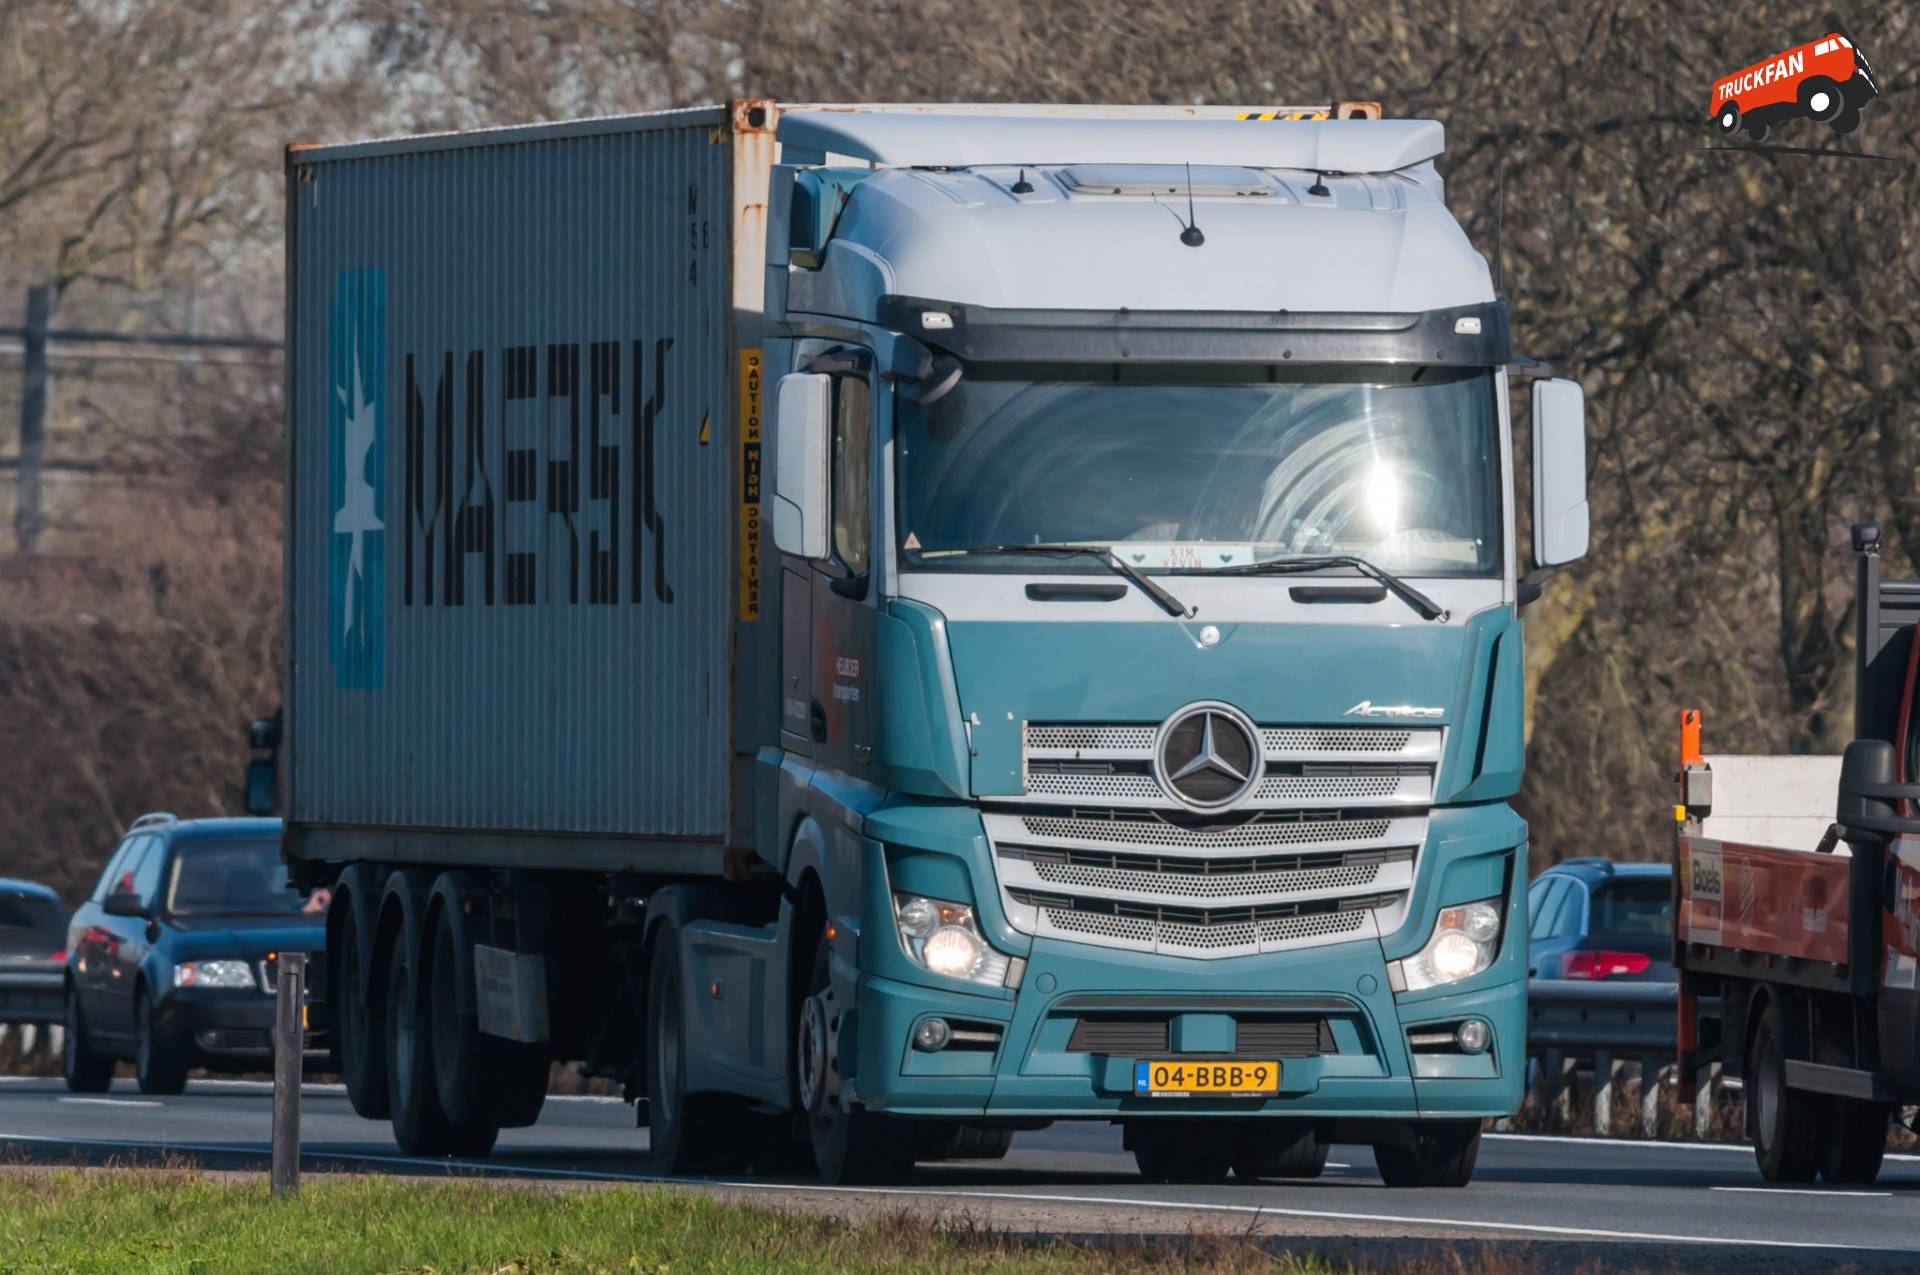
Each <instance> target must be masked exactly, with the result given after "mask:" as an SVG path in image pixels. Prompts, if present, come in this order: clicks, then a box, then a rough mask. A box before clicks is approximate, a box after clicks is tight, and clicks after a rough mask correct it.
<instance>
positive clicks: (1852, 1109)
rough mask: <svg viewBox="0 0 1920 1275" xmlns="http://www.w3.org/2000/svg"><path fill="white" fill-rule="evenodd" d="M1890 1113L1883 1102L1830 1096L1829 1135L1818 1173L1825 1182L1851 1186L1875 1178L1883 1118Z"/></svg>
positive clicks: (1883, 1152)
mask: <svg viewBox="0 0 1920 1275" xmlns="http://www.w3.org/2000/svg"><path fill="white" fill-rule="evenodd" d="M1892 1114H1893V1112H1892V1109H1891V1108H1890V1107H1888V1106H1886V1105H1885V1104H1883V1103H1878V1102H1861V1101H1859V1100H1858V1099H1854V1098H1836V1099H1834V1100H1833V1122H1832V1128H1833V1135H1832V1137H1831V1138H1830V1139H1829V1140H1828V1141H1827V1145H1826V1154H1825V1156H1824V1157H1823V1158H1822V1160H1821V1164H1820V1175H1821V1176H1822V1177H1824V1178H1825V1179H1826V1180H1827V1181H1829V1182H1832V1183H1835V1184H1839V1183H1846V1184H1848V1185H1853V1186H1861V1185H1865V1184H1866V1183H1869V1182H1872V1181H1873V1180H1874V1179H1875V1178H1877V1177H1879V1176H1880V1160H1881V1157H1883V1156H1885V1155H1886V1153H1887V1120H1888V1117H1890V1116H1891V1115H1892Z"/></svg>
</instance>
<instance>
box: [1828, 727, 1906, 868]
mask: <svg viewBox="0 0 1920 1275" xmlns="http://www.w3.org/2000/svg"><path fill="white" fill-rule="evenodd" d="M1897 779H1898V772H1897V769H1896V767H1895V765H1894V753H1893V745H1892V744H1890V743H1888V742H1887V741H1886V740H1884V739H1856V740H1854V741H1853V742H1852V743H1850V744H1848V745H1847V751H1846V752H1845V753H1844V754H1842V756H1841V758H1840V802H1839V805H1838V806H1837V807H1836V809H1835V810H1834V821H1835V822H1836V823H1838V824H1839V825H1840V827H1841V829H1842V831H1843V832H1844V833H1845V836H1846V841H1847V845H1848V846H1849V847H1851V848H1854V849H1855V850H1864V849H1867V848H1869V847H1873V846H1880V845H1884V844H1886V842H1887V841H1888V840H1889V839H1890V837H1889V833H1890V832H1891V831H1892V829H1891V828H1889V827H1888V826H1887V825H1889V824H1890V823H1892V822H1893V820H1894V813H1893V803H1892V802H1891V801H1889V800H1887V799H1886V798H1885V797H1883V796H1877V795H1870V794H1873V793H1875V790H1877V789H1884V788H1885V787H1886V786H1887V785H1889V784H1892V783H1895V782H1897Z"/></svg>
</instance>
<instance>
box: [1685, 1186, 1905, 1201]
mask: <svg viewBox="0 0 1920 1275" xmlns="http://www.w3.org/2000/svg"><path fill="white" fill-rule="evenodd" d="M1707 1190H1709V1191H1739V1192H1744V1193H1745V1194H1748V1195H1822V1196H1826V1197H1827V1198H1828V1199H1832V1198H1834V1197H1839V1198H1841V1199H1852V1200H1884V1199H1890V1198H1892V1196H1893V1192H1891V1191H1826V1190H1822V1189H1821V1188H1819V1187H1811V1186H1806V1187H1801V1186H1710V1187H1708V1188H1707Z"/></svg>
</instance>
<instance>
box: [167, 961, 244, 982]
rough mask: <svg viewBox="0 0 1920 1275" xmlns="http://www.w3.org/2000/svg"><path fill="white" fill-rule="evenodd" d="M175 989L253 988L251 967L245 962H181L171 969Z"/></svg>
mask: <svg viewBox="0 0 1920 1275" xmlns="http://www.w3.org/2000/svg"><path fill="white" fill-rule="evenodd" d="M173 985H174V986H175V987H242V988H250V987H252V986H253V967H252V966H251V965H248V964H247V963H246V962H245V961H182V962H180V963H179V964H178V965H176V966H174V967H173Z"/></svg>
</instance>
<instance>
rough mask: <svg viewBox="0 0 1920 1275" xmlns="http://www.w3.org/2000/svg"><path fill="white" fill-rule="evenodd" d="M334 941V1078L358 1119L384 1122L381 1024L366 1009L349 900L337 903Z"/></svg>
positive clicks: (356, 923)
mask: <svg viewBox="0 0 1920 1275" xmlns="http://www.w3.org/2000/svg"><path fill="white" fill-rule="evenodd" d="M343 907H344V909H345V912H344V915H342V916H341V918H340V938H339V942H338V943H336V944H335V951H334V954H333V969H332V971H331V972H330V974H329V977H328V979H327V987H328V993H329V995H331V996H332V998H333V1003H334V1015H333V1032H334V1040H335V1041H336V1042H337V1044H338V1048H339V1051H340V1075H341V1079H342V1080H344V1081H345V1082H346V1086H347V1101H348V1102H350V1103H352V1104H353V1110H354V1114H355V1115H357V1116H359V1117H360V1118H361V1119H362V1120H385V1119H387V1118H389V1117H390V1116H391V1115H392V1114H393V1112H392V1109H391V1108H389V1107H388V1106H387V1064H386V1020H385V1016H384V1015H382V1014H379V1013H376V1012H373V1010H372V1004H373V1003H374V1002H375V1001H376V1000H377V998H376V997H373V996H370V995H368V992H369V991H370V985H369V981H368V978H367V966H366V958H365V954H364V948H363V946H362V944H361V936H360V918H359V909H358V905H357V904H356V903H355V901H354V898H353V896H352V895H349V896H348V897H347V900H346V902H345V903H344V904H343Z"/></svg>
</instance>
